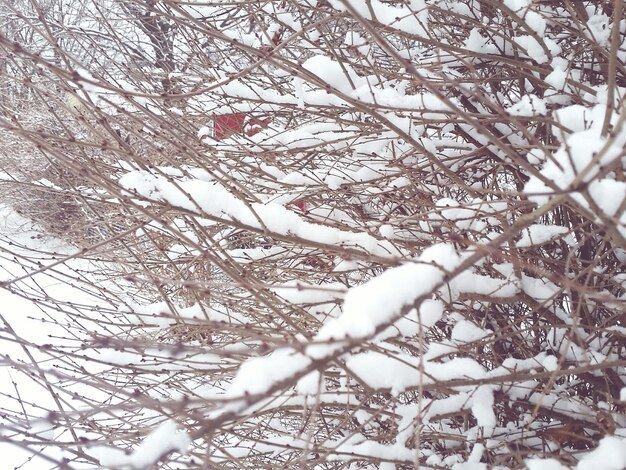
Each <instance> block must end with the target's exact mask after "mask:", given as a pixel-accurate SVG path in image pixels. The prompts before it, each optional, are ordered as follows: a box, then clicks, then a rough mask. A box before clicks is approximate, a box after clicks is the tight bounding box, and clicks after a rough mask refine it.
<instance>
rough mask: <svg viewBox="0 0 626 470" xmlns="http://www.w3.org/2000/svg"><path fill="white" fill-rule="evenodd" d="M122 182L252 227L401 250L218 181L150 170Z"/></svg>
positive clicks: (385, 251)
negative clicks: (247, 196)
mask: <svg viewBox="0 0 626 470" xmlns="http://www.w3.org/2000/svg"><path fill="white" fill-rule="evenodd" d="M120 184H121V185H122V186H123V187H124V188H126V189H127V190H129V191H130V192H131V193H134V194H137V195H140V196H142V197H144V198H146V199H148V200H152V201H155V202H167V203H169V204H171V205H173V206H175V207H180V208H183V209H187V210H189V211H193V212H196V213H198V214H199V215H200V216H202V215H208V216H212V217H219V218H221V219H225V220H233V221H238V222H240V223H242V224H244V225H247V226H249V227H253V228H255V229H259V230H267V231H269V233H272V234H275V235H282V236H294V235H295V236H297V237H299V238H301V239H303V240H309V241H312V242H315V243H326V244H330V245H341V246H345V247H350V248H354V249H359V250H362V251H365V252H367V253H371V254H373V255H376V256H381V257H386V258H389V257H393V256H394V254H399V252H398V250H397V249H396V248H395V247H394V246H393V244H391V243H390V242H388V241H386V240H377V239H376V238H374V237H372V236H371V235H369V234H367V233H363V232H361V233H358V232H348V231H344V230H340V229H337V228H335V227H330V226H324V225H320V224H314V223H311V222H307V221H306V220H304V219H303V218H302V217H301V216H300V215H299V214H298V213H296V212H295V211H293V210H290V209H287V208H286V207H283V206H282V205H280V204H276V203H267V204H263V203H251V204H249V205H248V204H246V203H245V202H244V201H243V200H241V199H239V198H237V197H236V196H235V195H233V194H231V193H230V192H229V191H228V190H226V189H225V188H224V187H222V186H220V185H218V184H217V183H214V182H206V181H200V180H196V179H191V180H181V181H175V180H173V179H171V178H165V177H162V176H158V175H155V174H152V173H150V172H147V171H136V172H130V173H127V174H126V175H124V176H123V177H122V178H121V179H120Z"/></svg>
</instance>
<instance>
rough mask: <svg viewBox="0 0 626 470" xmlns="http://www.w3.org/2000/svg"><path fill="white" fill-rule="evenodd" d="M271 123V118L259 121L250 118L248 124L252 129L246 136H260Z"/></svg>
mask: <svg viewBox="0 0 626 470" xmlns="http://www.w3.org/2000/svg"><path fill="white" fill-rule="evenodd" d="M270 122H272V118H271V117H267V118H265V119H259V118H255V117H252V118H250V122H248V126H250V128H249V129H248V130H247V131H246V135H247V136H253V135H254V134H258V133H259V132H261V131H262V130H263V129H267V126H269V125H270Z"/></svg>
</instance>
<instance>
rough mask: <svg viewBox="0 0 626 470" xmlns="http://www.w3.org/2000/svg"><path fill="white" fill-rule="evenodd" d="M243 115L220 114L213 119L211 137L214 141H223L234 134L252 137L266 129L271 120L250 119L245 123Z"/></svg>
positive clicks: (269, 118) (244, 115)
mask: <svg viewBox="0 0 626 470" xmlns="http://www.w3.org/2000/svg"><path fill="white" fill-rule="evenodd" d="M246 117H247V115H246V114H245V113H233V114H221V115H218V116H214V117H213V137H214V138H215V140H223V139H227V138H228V137H230V136H232V135H234V134H245V135H247V136H253V135H254V134H257V133H259V132H261V131H262V130H263V129H266V128H267V126H269V123H270V122H272V118H271V117H268V118H265V119H259V118H256V117H250V119H249V120H248V122H246Z"/></svg>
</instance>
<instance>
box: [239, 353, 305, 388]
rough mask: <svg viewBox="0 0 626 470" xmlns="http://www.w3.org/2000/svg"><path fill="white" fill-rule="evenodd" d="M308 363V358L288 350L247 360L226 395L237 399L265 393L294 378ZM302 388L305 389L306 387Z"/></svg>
mask: <svg viewBox="0 0 626 470" xmlns="http://www.w3.org/2000/svg"><path fill="white" fill-rule="evenodd" d="M310 363H311V359H310V358H309V357H307V356H305V355H303V354H301V353H298V352H295V351H292V350H291V349H288V348H285V349H279V350H277V351H274V352H273V353H272V354H270V355H268V356H263V357H257V358H254V359H249V360H247V361H246V362H244V363H243V364H242V365H241V367H240V368H239V370H238V371H237V375H236V376H235V378H234V379H233V381H232V383H231V384H230V387H229V388H228V390H227V392H226V395H227V396H229V397H239V396H243V395H245V394H257V393H265V392H266V391H267V390H269V389H270V388H271V387H272V386H273V385H274V384H276V383H277V382H281V381H283V380H286V379H288V378H289V377H292V376H294V375H295V374H297V373H298V372H300V371H301V370H303V369H305V368H306V367H307V366H309V364H310ZM305 384H306V382H305ZM303 387H305V388H306V385H303Z"/></svg>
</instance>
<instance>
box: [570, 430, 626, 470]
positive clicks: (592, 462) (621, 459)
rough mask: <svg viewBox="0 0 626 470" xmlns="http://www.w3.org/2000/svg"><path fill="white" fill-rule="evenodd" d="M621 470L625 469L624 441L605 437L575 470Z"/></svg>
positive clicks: (625, 443) (613, 437) (621, 438)
mask: <svg viewBox="0 0 626 470" xmlns="http://www.w3.org/2000/svg"><path fill="white" fill-rule="evenodd" d="M600 468H601V469H602V470H622V469H624V468H626V439H625V438H623V437H617V436H606V437H605V438H603V439H602V440H601V441H600V444H599V445H598V447H597V448H596V449H594V450H592V451H591V452H589V453H587V454H585V456H584V457H583V458H582V459H581V460H580V462H578V465H576V470H598V469H600Z"/></svg>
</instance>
